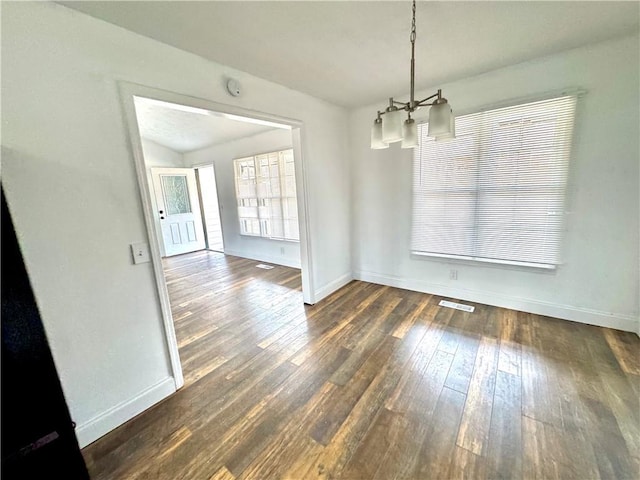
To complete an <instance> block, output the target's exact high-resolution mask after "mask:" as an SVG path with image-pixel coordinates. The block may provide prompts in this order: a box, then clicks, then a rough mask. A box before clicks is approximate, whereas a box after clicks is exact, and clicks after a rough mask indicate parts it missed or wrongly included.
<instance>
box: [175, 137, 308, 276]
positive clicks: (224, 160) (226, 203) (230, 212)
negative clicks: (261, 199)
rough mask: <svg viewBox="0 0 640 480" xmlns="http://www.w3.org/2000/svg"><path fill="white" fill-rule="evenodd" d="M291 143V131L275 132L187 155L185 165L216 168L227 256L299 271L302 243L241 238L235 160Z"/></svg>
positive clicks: (282, 147) (290, 144) (289, 146)
mask: <svg viewBox="0 0 640 480" xmlns="http://www.w3.org/2000/svg"><path fill="white" fill-rule="evenodd" d="M292 141H293V139H292V138H291V131H290V130H283V129H275V130H269V131H267V132H263V133H259V134H257V135H253V136H251V137H245V138H240V139H238V140H234V141H231V142H227V143H224V144H221V145H214V146H212V147H208V148H204V149H202V150H197V151H195V152H187V153H185V154H184V162H185V165H188V166H194V165H202V164H211V163H213V164H214V165H215V170H216V183H217V186H218V199H219V201H220V205H221V206H222V209H221V211H222V214H221V219H222V232H223V237H224V251H225V253H227V254H229V255H235V256H238V257H245V258H253V259H255V260H260V261H262V262H269V263H275V264H277V265H285V266H288V267H295V268H300V243H297V242H285V241H280V240H269V239H266V238H260V237H250V236H247V235H240V224H239V220H238V204H237V201H236V187H235V179H234V172H233V159H235V158H240V157H246V156H249V155H255V154H258V153H266V152H271V151H275V150H281V149H285V148H291V146H292Z"/></svg>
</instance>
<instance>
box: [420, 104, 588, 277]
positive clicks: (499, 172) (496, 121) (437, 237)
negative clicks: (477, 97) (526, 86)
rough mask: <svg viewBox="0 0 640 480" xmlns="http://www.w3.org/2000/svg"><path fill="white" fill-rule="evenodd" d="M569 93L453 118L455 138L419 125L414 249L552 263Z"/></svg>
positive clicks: (570, 117)
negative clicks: (437, 134) (441, 137)
mask: <svg viewBox="0 0 640 480" xmlns="http://www.w3.org/2000/svg"><path fill="white" fill-rule="evenodd" d="M575 106H576V96H573V95H572V96H563V97H559V98H554V99H551V100H543V101H539V102H533V103H527V104H523V105H516V106H513V107H507V108H500V109H496V110H490V111H486V112H480V113H474V114H471V115H465V116H461V117H457V118H456V134H457V137H456V139H454V140H449V141H440V142H436V141H434V140H433V139H432V138H429V137H427V125H426V124H422V125H419V126H418V135H419V147H418V148H416V149H415V154H414V167H413V168H414V172H413V230H412V242H411V249H412V251H413V252H414V253H418V254H428V255H439V256H451V257H460V258H465V259H473V260H483V261H490V262H499V263H515V264H524V265H530V266H539V267H546V268H553V266H555V265H557V264H558V263H559V261H560V244H561V240H562V231H563V215H562V214H563V208H564V196H565V187H566V181H567V171H568V165H569V156H570V148H571V137H572V132H573V124H574V113H575Z"/></svg>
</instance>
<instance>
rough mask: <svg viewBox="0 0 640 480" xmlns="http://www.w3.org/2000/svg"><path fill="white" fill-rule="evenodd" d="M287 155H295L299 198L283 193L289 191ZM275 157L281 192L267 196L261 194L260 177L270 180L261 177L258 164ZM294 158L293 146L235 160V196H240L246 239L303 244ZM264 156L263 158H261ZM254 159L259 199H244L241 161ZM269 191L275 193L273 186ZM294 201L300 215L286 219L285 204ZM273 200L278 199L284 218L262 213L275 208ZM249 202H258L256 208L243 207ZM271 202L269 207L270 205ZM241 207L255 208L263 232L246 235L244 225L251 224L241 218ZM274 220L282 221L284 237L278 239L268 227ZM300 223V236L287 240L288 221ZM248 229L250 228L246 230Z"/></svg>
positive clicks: (237, 202)
mask: <svg viewBox="0 0 640 480" xmlns="http://www.w3.org/2000/svg"><path fill="white" fill-rule="evenodd" d="M286 152H290V155H291V163H292V165H293V168H294V173H293V178H294V183H293V188H294V193H295V196H293V197H291V196H290V195H287V196H285V195H283V192H286V190H287V189H286V183H285V182H286V163H287V159H286V158H283V157H284V155H283V154H284V153H286ZM272 155H275V156H276V157H277V168H278V175H277V179H278V188H279V191H280V195H279V196H273V195H271V196H267V195H262V196H261V195H260V191H259V190H260V187H259V183H260V180H259V179H260V178H267V177H262V176H261V175H260V167H261V166H260V165H259V164H258V162H259V161H260V160H261V159H264V158H265V157H266V160H267V162H270V161H271V156H272ZM293 155H294V149H293V146H289V147H282V148H277V149H273V150H269V151H265V152H262V153H255V154H252V155H246V156H242V157H238V158H234V159H233V177H234V184H235V194H236V208H237V209H238V210H237V213H238V226H239V228H240V233H239V234H240V235H241V236H244V237H255V238H262V239H265V240H275V241H279V242H291V243H300V228H299V215H298V204H297V201H298V198H297V195H298V192H297V185H296V180H295V174H296V172H295V161H294V158H293ZM261 157H262V158H261ZM249 160H251V161H252V162H253V169H254V179H255V180H254V181H255V183H254V185H255V187H254V192H255V197H246V196H245V197H240V196H239V186H240V185H239V183H238V178H239V175H238V168H237V164H238V162H241V161H245V162H246V161H249ZM267 168H269V170H270V169H271V164H270V163H268V164H267ZM274 178H275V177H271V175H269V177H268V179H269V181H271V180H272V179H274ZM269 190H271V188H270V187H269ZM292 198H293V199H294V201H295V204H296V207H295V210H296V216H290V215H287V216H285V208H284V206H283V202H284V201H286V200H290V199H292ZM273 199H278V200H279V202H280V209H279V210H280V216H279V217H273V216H271V215H268V216H265V217H264V218H263V217H261V215H260V212H261V209H265V208H267V209H271V205H270V204H271V201H272V200H273ZM245 200H255V203H256V205H240V203H241V202H243V201H245ZM267 202H268V203H269V204H267ZM240 208H255V211H256V217H255V221H256V222H257V227H258V230H259V233H255V234H252V233H246V232H243V226H242V223H243V222H247V221H248V218H247V217H245V216H241V215H240V210H239V209H240ZM287 212H288V207H287ZM274 219H278V220H280V223H281V226H282V233H283V236H282V237H280V236H274V235H272V234H271V233H272V232H270V231H269V228H268V226H267V224H269V225H270V224H271V222H273V220H274ZM294 219H295V221H296V232H297V234H298V237H297V238H293V237H287V236H286V235H285V234H286V232H287V228H285V222H287V221H292V220H294ZM271 229H273V227H271ZM244 230H246V227H245V229H244Z"/></svg>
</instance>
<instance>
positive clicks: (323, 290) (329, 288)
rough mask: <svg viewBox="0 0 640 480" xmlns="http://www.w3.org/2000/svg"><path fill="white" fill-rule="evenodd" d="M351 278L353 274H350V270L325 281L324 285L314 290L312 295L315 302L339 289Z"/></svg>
mask: <svg viewBox="0 0 640 480" xmlns="http://www.w3.org/2000/svg"><path fill="white" fill-rule="evenodd" d="M351 280H353V276H352V275H351V272H347V273H345V274H344V275H341V276H340V277H338V278H336V279H335V280H334V281H332V282H329V283H327V284H326V285H325V286H324V287H320V288H318V289H317V290H316V291H315V296H314V298H315V301H316V303H317V302H319V301H320V300H322V299H323V298H325V297H328V296H329V295H331V294H332V293H333V292H335V291H336V290H339V289H341V288H342V287H344V286H345V285H346V284H347V283H349V282H350V281H351Z"/></svg>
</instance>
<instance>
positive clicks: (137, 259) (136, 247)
mask: <svg viewBox="0 0 640 480" xmlns="http://www.w3.org/2000/svg"><path fill="white" fill-rule="evenodd" d="M131 254H132V255H133V263H135V264H138V263H148V262H150V261H151V256H150V255H149V244H148V243H145V242H140V243H132V244H131Z"/></svg>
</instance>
